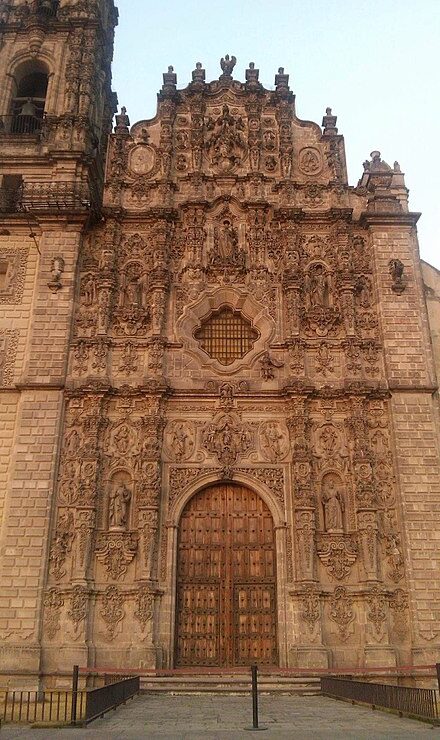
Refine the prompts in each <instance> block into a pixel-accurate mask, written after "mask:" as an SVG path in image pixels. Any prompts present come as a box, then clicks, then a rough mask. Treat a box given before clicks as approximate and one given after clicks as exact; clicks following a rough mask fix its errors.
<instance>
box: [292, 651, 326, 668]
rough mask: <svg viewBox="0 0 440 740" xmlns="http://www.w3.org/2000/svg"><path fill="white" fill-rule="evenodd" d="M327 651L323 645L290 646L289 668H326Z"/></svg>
mask: <svg viewBox="0 0 440 740" xmlns="http://www.w3.org/2000/svg"><path fill="white" fill-rule="evenodd" d="M328 667H329V652H328V650H327V648H325V647H292V648H291V649H290V650H289V668H328Z"/></svg>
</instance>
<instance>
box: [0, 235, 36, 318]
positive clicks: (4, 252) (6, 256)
mask: <svg viewBox="0 0 440 740" xmlns="http://www.w3.org/2000/svg"><path fill="white" fill-rule="evenodd" d="M28 256H29V249H28V247H19V248H18V249H9V248H7V247H0V304H15V303H21V300H22V297H23V290H24V283H25V279H26V268H27V261H28Z"/></svg>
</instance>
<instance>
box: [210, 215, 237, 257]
mask: <svg viewBox="0 0 440 740" xmlns="http://www.w3.org/2000/svg"><path fill="white" fill-rule="evenodd" d="M245 264H246V256H245V253H244V251H243V250H242V249H240V248H239V238H238V230H237V229H236V228H235V226H234V224H233V221H232V218H230V217H229V215H226V214H224V215H223V216H222V217H221V222H220V225H219V226H217V227H216V228H215V231H214V249H213V251H212V252H211V254H210V256H209V265H210V267H211V268H214V269H215V268H221V269H222V270H224V269H225V268H226V267H231V268H236V269H237V268H238V269H239V270H240V271H242V270H243V269H244V268H245Z"/></svg>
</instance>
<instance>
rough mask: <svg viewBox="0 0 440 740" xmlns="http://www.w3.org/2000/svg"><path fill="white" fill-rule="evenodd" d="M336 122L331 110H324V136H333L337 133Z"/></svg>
mask: <svg viewBox="0 0 440 740" xmlns="http://www.w3.org/2000/svg"><path fill="white" fill-rule="evenodd" d="M337 120H338V118H337V116H333V115H332V109H331V108H326V109H325V116H324V117H323V119H322V126H323V128H324V135H325V136H334V135H336V134H337V133H338V129H337V128H336V121H337Z"/></svg>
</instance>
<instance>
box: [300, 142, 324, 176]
mask: <svg viewBox="0 0 440 740" xmlns="http://www.w3.org/2000/svg"><path fill="white" fill-rule="evenodd" d="M298 166H299V169H300V170H301V172H304V174H305V175H319V174H320V172H321V170H322V159H321V155H320V153H319V152H318V150H317V149H314V148H313V147H306V148H305V149H302V150H301V151H300V153H299V157H298Z"/></svg>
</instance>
